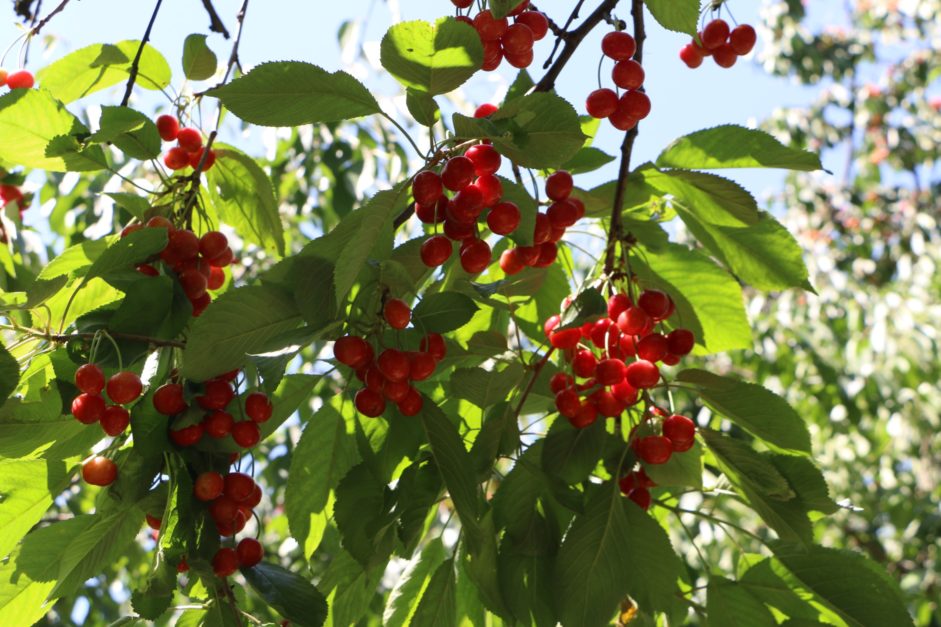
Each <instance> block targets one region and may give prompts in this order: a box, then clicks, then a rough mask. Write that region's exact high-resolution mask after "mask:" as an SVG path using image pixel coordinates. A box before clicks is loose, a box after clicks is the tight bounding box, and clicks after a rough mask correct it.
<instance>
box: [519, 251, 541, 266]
mask: <svg viewBox="0 0 941 627" xmlns="http://www.w3.org/2000/svg"><path fill="white" fill-rule="evenodd" d="M516 254H517V256H518V257H519V260H520V263H522V264H523V265H524V266H531V265H533V264H534V263H535V262H536V260H537V259H539V247H538V246H517V247H516Z"/></svg>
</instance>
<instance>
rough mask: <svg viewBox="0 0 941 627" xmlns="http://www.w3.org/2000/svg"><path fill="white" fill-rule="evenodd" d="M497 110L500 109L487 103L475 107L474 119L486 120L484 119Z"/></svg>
mask: <svg viewBox="0 0 941 627" xmlns="http://www.w3.org/2000/svg"><path fill="white" fill-rule="evenodd" d="M499 110H500V109H499V107H497V105H495V104H490V103H489V102H485V103H484V104H482V105H480V106H479V107H477V109H475V110H474V117H475V118H486V117H489V116H491V115H493V114H494V113H496V112H497V111H499Z"/></svg>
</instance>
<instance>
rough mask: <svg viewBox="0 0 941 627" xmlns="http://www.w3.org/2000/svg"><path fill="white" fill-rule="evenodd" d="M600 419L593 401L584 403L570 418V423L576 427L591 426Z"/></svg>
mask: <svg viewBox="0 0 941 627" xmlns="http://www.w3.org/2000/svg"><path fill="white" fill-rule="evenodd" d="M597 419H598V410H597V409H596V408H595V406H594V405H592V404H591V403H582V404H581V405H580V406H579V408H578V411H577V412H576V413H575V415H574V416H572V417H571V418H569V424H571V425H572V426H573V427H575V428H576V429H584V428H585V427H590V426H591V425H592V424H594V422H595V421H596V420H597Z"/></svg>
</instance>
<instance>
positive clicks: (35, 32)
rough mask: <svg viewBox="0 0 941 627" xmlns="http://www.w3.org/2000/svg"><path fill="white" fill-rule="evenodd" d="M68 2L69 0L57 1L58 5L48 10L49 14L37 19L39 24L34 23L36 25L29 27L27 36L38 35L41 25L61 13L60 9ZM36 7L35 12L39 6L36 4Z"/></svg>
mask: <svg viewBox="0 0 941 627" xmlns="http://www.w3.org/2000/svg"><path fill="white" fill-rule="evenodd" d="M68 3H69V0H62V2H60V3H59V6H57V7H56V8H54V9H53V10H52V11H50V12H49V15H47V16H46V17H44V18H42V20H40V21H39V24H36V26H34V27H33V28H31V29H30V31H29V36H30V37H32V36H34V35H38V34H39V31H41V30H42V29H43V27H44V26H45V25H46V24H48V23H49V20H51V19H52V18H53V17H55V16H56V15H57V14H58V13H61V12H62V9H64V8H65V5H67V4H68ZM36 8H37V13H38V9H39V6H38V5H37V7H36Z"/></svg>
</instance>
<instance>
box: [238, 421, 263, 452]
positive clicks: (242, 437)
mask: <svg viewBox="0 0 941 627" xmlns="http://www.w3.org/2000/svg"><path fill="white" fill-rule="evenodd" d="M232 439H233V440H235V443H236V444H238V445H239V446H240V447H242V448H252V447H253V446H255V445H256V444H258V441H259V440H261V430H260V429H259V428H258V425H257V424H255V422H254V421H252V420H243V421H242V422H236V423H235V424H234V425H232Z"/></svg>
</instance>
